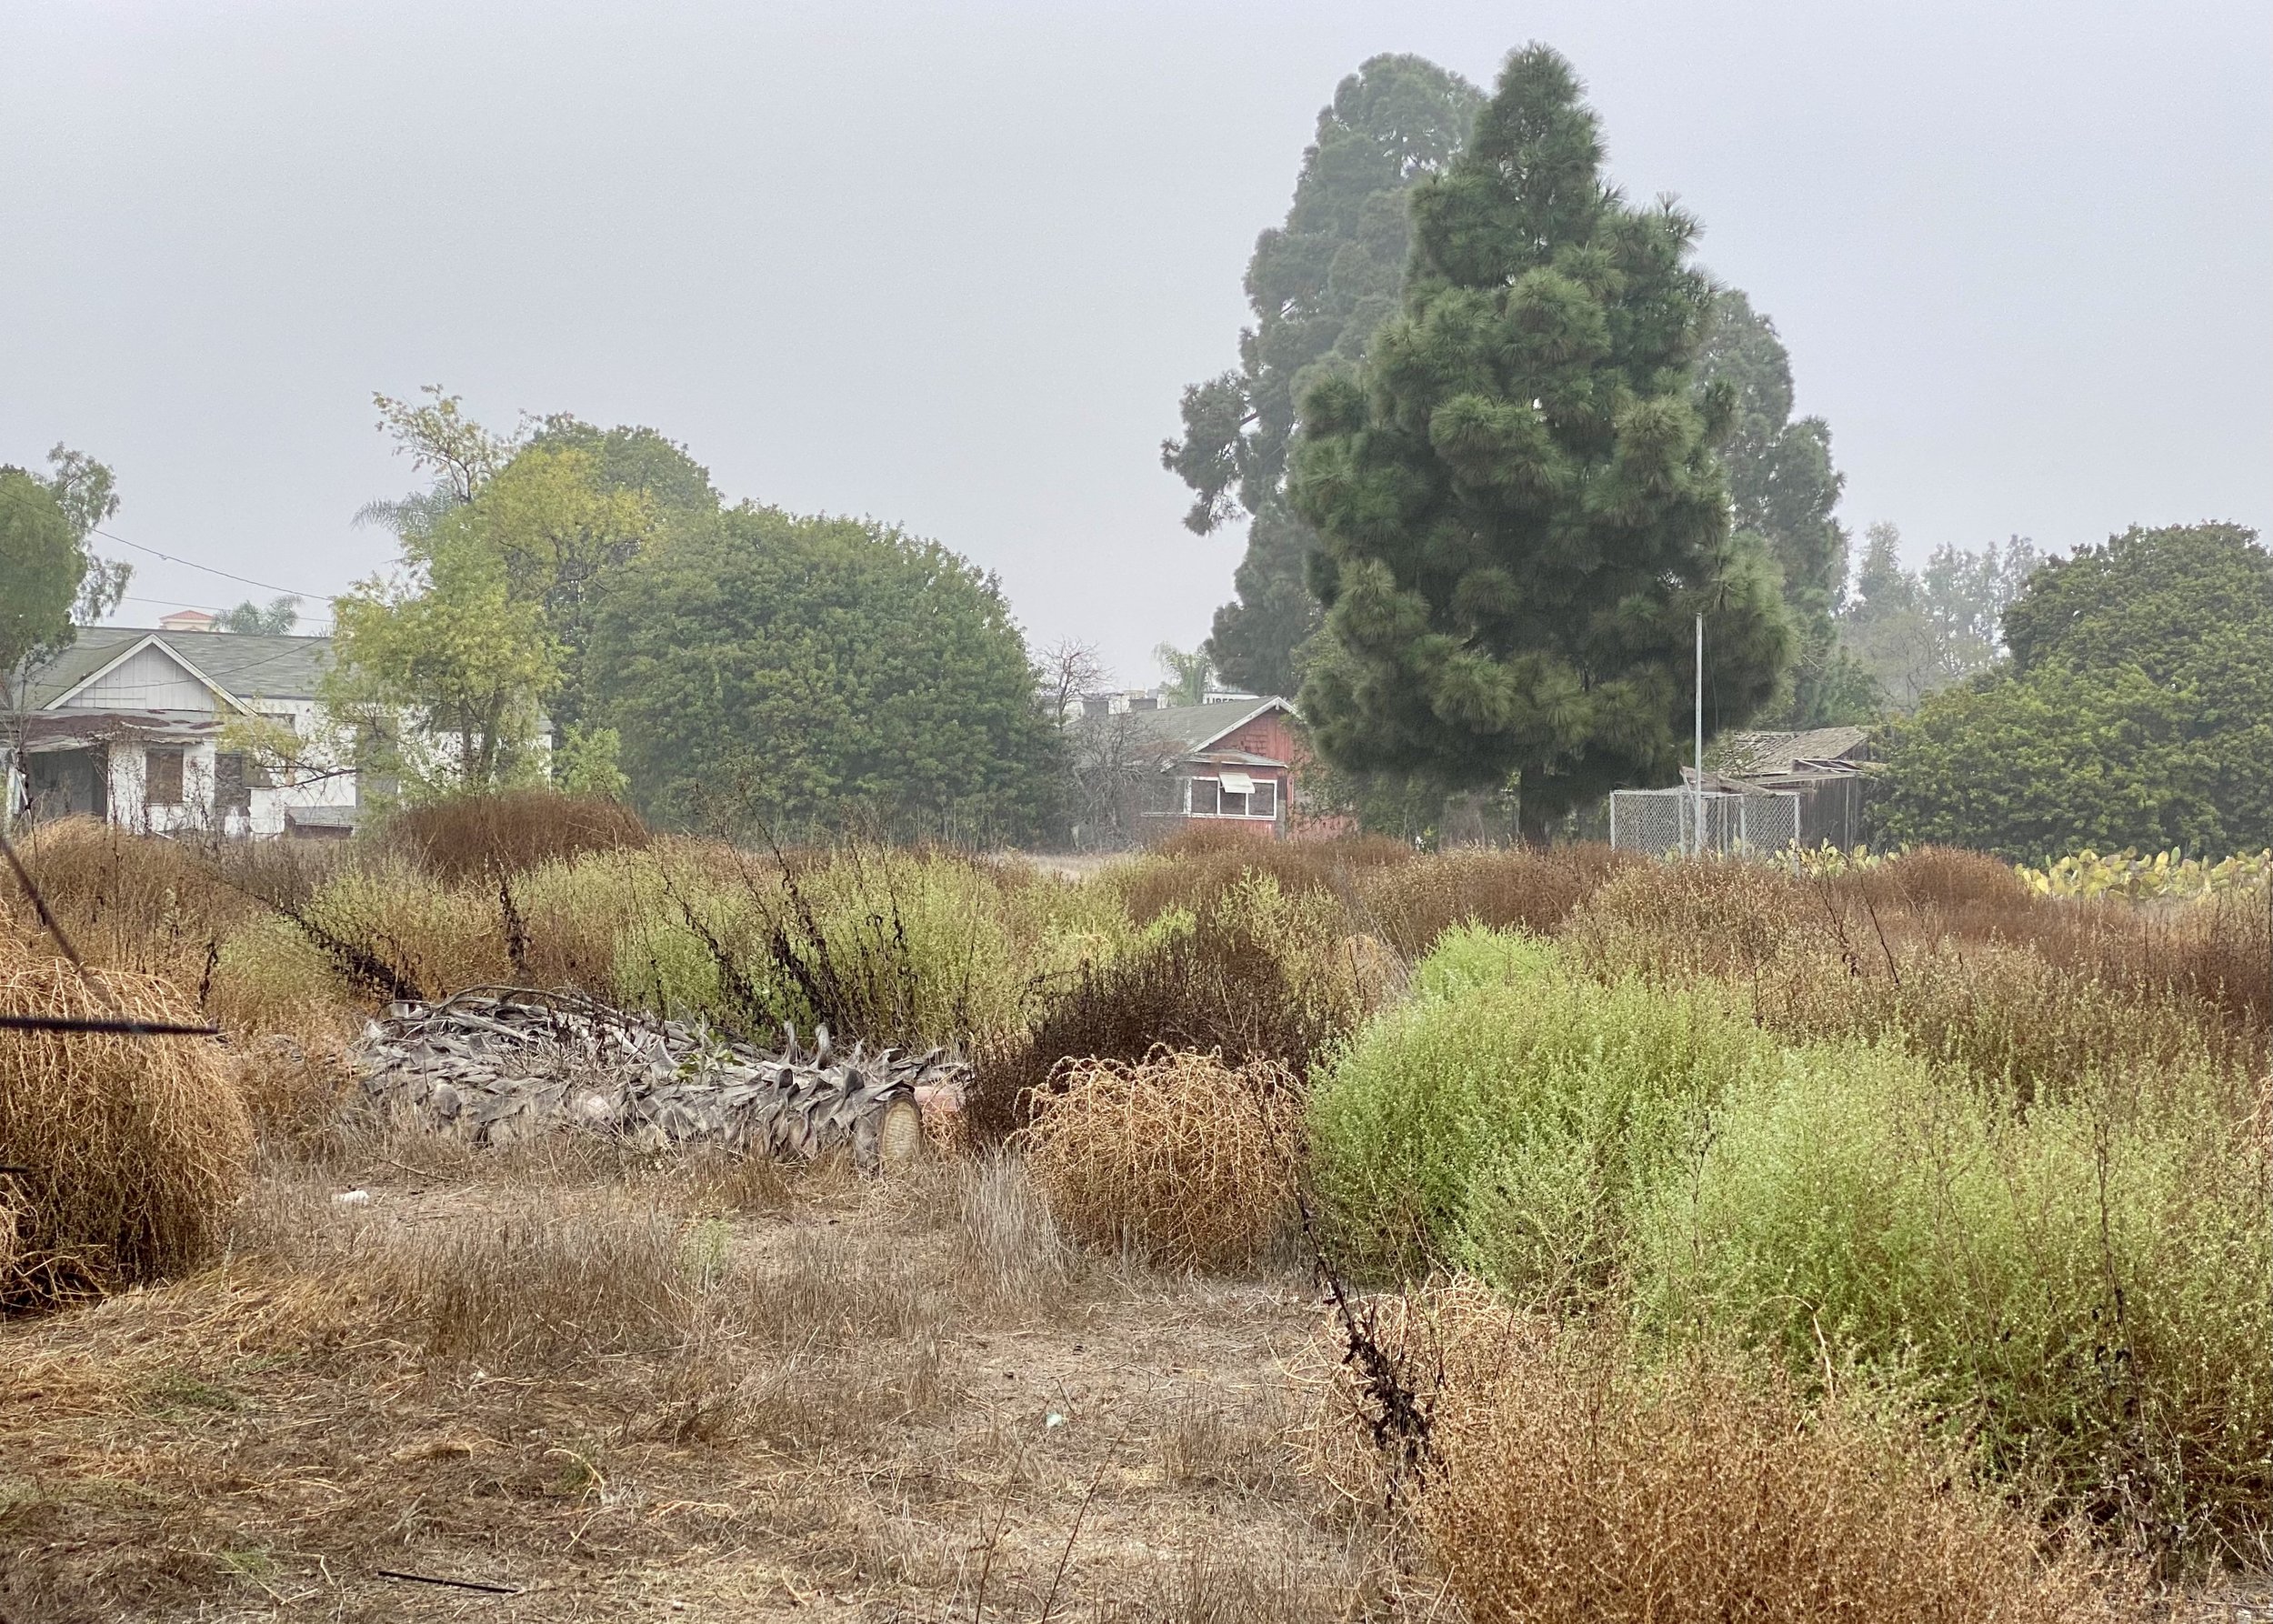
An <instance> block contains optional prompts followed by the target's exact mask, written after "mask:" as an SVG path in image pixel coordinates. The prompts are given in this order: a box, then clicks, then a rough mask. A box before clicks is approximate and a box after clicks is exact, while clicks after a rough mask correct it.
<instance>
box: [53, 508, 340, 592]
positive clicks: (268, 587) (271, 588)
mask: <svg viewBox="0 0 2273 1624" xmlns="http://www.w3.org/2000/svg"><path fill="white" fill-rule="evenodd" d="M90 533H91V534H93V535H95V536H102V537H103V538H104V539H105V540H106V541H115V542H116V543H117V544H118V545H119V546H122V547H132V548H134V550H135V552H137V553H147V554H149V555H150V556H152V557H153V558H163V559H164V560H165V562H166V563H168V564H178V565H180V566H182V567H184V568H185V569H202V570H204V571H205V573H206V574H207V575H209V576H220V577H221V578H222V579H224V580H227V581H236V582H239V583H241V584H242V585H244V586H257V587H259V588H260V589H261V590H262V591H263V592H281V593H283V594H285V596H288V597H299V598H311V597H328V596H331V595H330V594H329V593H325V592H307V591H304V590H302V589H301V588H299V587H297V586H278V585H277V584H276V583H275V582H274V581H256V580H255V579H254V578H253V577H252V576H241V575H236V574H235V573H233V572H231V571H229V570H225V569H216V568H215V567H214V566H212V565H210V564H200V563H198V562H197V561H196V560H195V559H193V558H177V557H175V556H174V555H173V554H171V553H161V552H160V551H158V549H157V548H155V547H146V546H143V545H142V543H140V542H138V541H128V540H127V539H126V538H125V536H114V535H112V534H111V533H110V532H109V531H108V530H105V529H103V528H101V527H100V526H97V527H95V529H94V530H93V531H92V532H90Z"/></svg>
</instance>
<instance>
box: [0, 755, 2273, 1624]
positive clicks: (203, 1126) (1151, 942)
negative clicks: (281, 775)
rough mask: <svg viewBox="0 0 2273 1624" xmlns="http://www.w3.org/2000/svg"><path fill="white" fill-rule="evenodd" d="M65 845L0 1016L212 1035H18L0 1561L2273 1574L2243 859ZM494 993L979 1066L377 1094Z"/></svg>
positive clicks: (1119, 1580)
mask: <svg viewBox="0 0 2273 1624" xmlns="http://www.w3.org/2000/svg"><path fill="white" fill-rule="evenodd" d="M26 856H27V860H28V861H29V863H30V865H31V868H32V871H33V873H34V875H35V879H36V881H37V883H38V885H39V887H40V888H41V890H42V891H43V893H44V895H45V898H46V901H47V902H48V903H49V905H50V906H51V908H52V911H53V914H54V916H55V920H56V922H57V923H58V924H59V925H60V926H62V927H63V928H64V929H65V932H66V933H67V934H68V935H69V936H70V937H73V938H74V939H75V941H76V943H77V944H78V946H79V947H80V948H81V949H82V950H83V953H84V957H85V960H86V968H85V971H84V972H83V971H81V970H78V969H75V968H73V967H71V966H70V964H69V963H68V961H67V959H66V958H65V957H64V956H63V954H62V950H61V948H60V947H59V945H58V944H57V942H56V940H55V935H54V932H52V931H50V930H48V929H47V928H45V927H44V926H43V925H42V924H41V923H40V922H39V920H38V918H37V917H36V915H35V910H33V909H32V908H30V907H28V906H27V905H25V903H23V902H22V901H21V900H20V899H18V898H16V897H9V898H8V899H7V900H6V902H5V913H4V914H0V1009H5V1010H6V1011H8V1012H10V1013H16V1014H24V1013H31V1014H45V1015H48V1016H57V1015H62V1016H70V1017H75V1018H96V1017H103V1016H105V1015H108V1014H115V1013H125V1014H129V1015H132V1016H134V1017H135V1018H140V1019H151V1018H163V1019H167V1020H178V1021H185V1022H190V1021H196V1020H201V1019H202V1020H208V1021H211V1022H212V1023H213V1024H214V1025H215V1027H217V1028H219V1030H220V1034H221V1035H220V1037H219V1038H189V1037H125V1036H116V1035H110V1036H100V1037H95V1036H88V1035H85V1034H59V1033H31V1032H22V1031H6V1032H0V1624H35V1621H36V1624H48V1621H51V1620H55V1621H63V1624H69V1621H73V1620H89V1621H93V1620H113V1619H137V1620H139V1619H158V1620H172V1619H183V1620H188V1619H199V1620H226V1619H268V1618H277V1619H302V1618H306V1619H526V1620H566V1619H623V1618H649V1617H652V1618H656V1619H670V1618H679V1617H687V1618H704V1617H707V1618H714V1619H767V1618H776V1617H780V1618H788V1617H791V1616H793V1615H794V1616H796V1617H799V1618H808V1617H817V1618H841V1619H861V1620H864V1621H874V1624H896V1621H899V1620H906V1621H908V1624H918V1621H921V1624H946V1621H947V1620H963V1619H967V1620H970V1621H971V1624H988V1621H990V1620H993V1621H997V1624H998V1621H1001V1620H1011V1619H1016V1620H1026V1621H1034V1624H1048V1621H1049V1620H1054V1619H1065V1620H1076V1619H1079V1620H1094V1621H1112V1624H1121V1621H1126V1624H1137V1621H1150V1620H1158V1621H1159V1624H1314V1621H1315V1624H1327V1621H1329V1620H1330V1621H1333V1624H1357V1621H1358V1620H1367V1621H1369V1624H1403V1621H1406V1620H1410V1621H1411V1624H1565V1621H1568V1624H1577V1621H1578V1620H1581V1619H1584V1620H1588V1621H1589V1624H1592V1621H1594V1620H1603V1621H1606V1624H1620V1621H1624V1620H1631V1621H1633V1624H1642V1621H1644V1620H1647V1621H1648V1624H1707V1621H1709V1620H1717V1619H1756V1620H1761V1621H1763V1624H1766V1621H1771V1620H1772V1621H1778V1624H1781V1621H1784V1620H1789V1621H1792V1624H1798V1621H1799V1620H1809V1621H1816V1620H1824V1621H1835V1624H1849V1621H1851V1624H1863V1621H1865V1620H1870V1621H1873V1624H1878V1621H1884V1624H2098V1621H2106V1620H2115V1619H2123V1620H2147V1619H2165V1620H2172V1621H2174V1624H2195V1621H2197V1620H2200V1621H2202V1624H2208V1620H2213V1619H2214V1620H2218V1624H2240V1621H2242V1620H2245V1619H2248V1620H2253V1621H2257V1624H2265V1621H2267V1620H2273V1595H2269V1594H2268V1592H2267V1589H2266V1585H2265V1578H2264V1576H2265V1574H2266V1573H2267V1571H2268V1568H2273V1559H2268V1545H2267V1541H2268V1537H2273V1535H2269V1532H2268V1530H2273V1217H2269V1216H2268V1215H2269V1214H2273V1205H2269V1203H2273V1150H2269V1149H2268V1144H2269V1143H2273V1141H2268V1123H2269V1122H2273V1101H2269V1100H2268V1093H2267V1089H2266V1085H2265V1082H2264V1078H2265V1076H2266V1068H2267V1064H2268V1027H2269V1026H2273V1000H2269V999H2268V976H2267V974H2266V970H2267V966H2268V947H2273V942H2269V941H2268V927H2267V917H2266V913H2265V911H2264V907H2263V905H2262V903H2261V901H2260V900H2259V899H2258V898H2257V897H2255V896H2254V895H2252V896H2250V897H2246V898H2241V897H2225V898H2223V899H2216V900H2212V901H2208V902H2203V903H2199V904H2190V905H2187V906H2185V907H2177V908H2159V907H2135V906H2132V905H2130V904H2127V903H2122V902H2116V901H2090V902H2085V901H2063V900H2059V899H2056V898H2051V897H2043V896H2038V895H2033V894H2031V893H2030V892H2029V891H2028V888H2027V887H2024V886H2023V885H2022V884H2021V882H2020V881H2019V880H2018V879H2017V878H2016V877H2014V876H2013V874H2012V873H2011V871H2010V870H2008V869H2005V868H2003V867H2001V866H1999V865H1997V864H1995V863H1992V862H1989V861H1988V859H1985V858H1979V857H1973V856H1970V855H1968V854H1963V853H1951V852H1938V851H1930V850H1929V851H1925V852H1918V853H1911V854H1907V855H1904V856H1901V857H1896V858H1894V859H1892V860H1890V861H1887V862H1884V863H1872V864H1864V865H1847V864H1845V863H1844V860H1842V863H1841V865H1837V866H1827V867H1820V868H1817V869H1814V870H1810V869H1808V868H1807V867H1804V866H1800V865H1792V866H1770V865H1746V864H1733V863H1722V862H1706V863H1675V864H1655V863H1647V862H1642V861H1639V860H1638V859H1634V858H1631V857H1624V856H1620V855H1618V854H1613V853H1609V852H1607V851H1605V850H1603V849H1601V848H1598V847H1596V848H1587V847H1577V848H1568V849H1557V850H1556V851H1553V852H1524V851H1517V852H1487V851H1468V852H1460V853H1453V854H1448V855H1445V856H1441V857H1417V856H1415V855H1414V854H1412V853H1411V852H1409V851H1407V850H1405V849H1404V848H1401V847H1395V846H1393V845H1389V844H1387V843H1380V842H1363V841H1360V842H1351V843H1347V844H1342V845H1334V846H1315V845H1314V846H1303V845H1298V844H1295V843H1287V844H1283V845H1279V846H1256V845H1250V844H1247V843H1241V844H1240V845H1238V846H1236V847H1234V846H1230V845H1226V844H1222V843H1210V842H1207V841H1197V842H1192V843H1189V844H1187V846H1185V847H1180V848H1177V849H1175V850H1170V851H1167V852H1157V853H1152V854H1147V855H1143V856H1139V857H1132V858H1128V859H1126V860H1123V861H1120V862H1116V863H1115V864H1111V865H1108V866H1106V867H1103V868H1101V869H1100V870H1099V871H1097V872H1096V873H1093V874H1087V875H1085V876H1082V877H1073V876H1062V875H1052V874H1050V873H1048V872H1046V871H1044V870H1041V869H1038V868H1036V867H1032V866H1027V865H1023V864H1019V863H1016V862H1014V861H1004V860H995V859H979V860H974V859H972V858H971V857H968V856H967V855H965V854H958V853H954V852H949V851H944V850H936V849H906V848H884V847H847V848H844V849H837V850H823V851H806V852H794V853H790V854H787V855H786V856H781V855H778V854H776V855H774V856H773V857H771V858H770V861H771V862H772V864H773V867H770V868H769V867H766V861H767V860H769V859H765V858H761V857H758V855H757V854H750V853H742V852H736V851H734V850H731V849H729V848H725V847H716V846H710V845H706V844H702V843H697V842H690V841H685V840H676V839H670V838H666V837H653V838H650V837H648V836H647V835H646V831H644V830H641V829H639V828H637V827H636V826H635V825H629V824H626V822H625V821H624V820H623V819H622V818H621V817H616V816H615V815H614V814H612V813H609V812H606V810H605V809H598V810H596V809H594V808H590V807H566V808H561V807H552V806H551V805H550V804H549V803H547V802H546V800H545V799H544V798H543V797H526V798H524V799H522V800H518V801H516V802H513V803H512V804H510V805H499V806H494V807H493V806H481V805H466V806H456V807H439V808H435V809H433V810H432V811H431V812H429V813H426V814H422V815H420V816H419V817H417V818H416V819H408V818H406V819H405V820H403V821H402V822H401V823H400V824H398V825H397V826H396V828H395V829H394V830H393V831H392V832H386V831H383V832H382V837H381V838H378V839H376V840H375V841H372V842H369V843H367V844H366V843H360V842H359V843H356V844H355V845H353V846H351V847H348V848H347V849H345V850H341V851H334V852H330V853H326V854H323V855H320V856H318V857H313V858H311V857H308V856H307V855H306V854H303V853H295V852H293V851H290V850H286V849H281V848H278V847H268V848H252V849H247V848H241V847H240V848H222V849H217V850H211V851H203V852H201V851H198V850H196V849H195V848H191V847H184V846H175V845H169V844H166V843H162V842H155V841H149V840H138V839H135V838H134V837H125V836H121V835H118V834H116V833H115V832H109V831H103V830H99V829H95V828H94V827H92V826H84V825H72V826H58V827H55V828H54V829H52V830H48V831H43V832H42V833H41V834H40V835H39V837H36V838H35V840H34V841H32V842H30V843H28V845H27V851H26ZM499 981H506V982H512V983H516V984H519V985H524V986H539V987H566V988H572V989H577V990H579V991H580V992H581V993H583V994H584V995H586V996H588V997H596V998H601V999H606V1000H610V1001H613V1002H616V1003H618V1004H621V1005H623V1006H625V1007H630V1008H634V1009H644V1010H646V1011H648V1012H650V1013H652V1014H657V1015H667V1016H669V1017H671V1018H676V1019H682V1020H693V1021H697V1022H701V1023H706V1024H707V1025H708V1026H710V1027H711V1028H713V1029H714V1030H716V1031H719V1032H724V1033H729V1034H733V1035H735V1036H736V1037H738V1038H743V1039H746V1040H747V1041H749V1042H753V1043H762V1042H766V1041H767V1040H768V1035H769V1034H776V1033H778V1031H779V1029H780V1027H781V1025H782V1024H783V1023H785V1022H787V1023H790V1024H792V1025H794V1026H796V1028H797V1029H799V1030H801V1031H806V1032H810V1031H812V1030H813V1028H815V1026H816V1024H817V1023H820V1022H824V1021H826V1023H827V1024H828V1025H829V1026H830V1028H832V1029H833V1030H834V1031H836V1033H838V1034H840V1035H857V1036H861V1037H864V1038H867V1039H869V1040H870V1041H872V1042H874V1043H877V1044H885V1043H890V1044H895V1045H903V1046H906V1047H908V1048H918V1049H920V1048H926V1047H928V1046H931V1045H936V1044H941V1043H946V1044H951V1045H953V1046H955V1047H956V1048H957V1049H959V1051H960V1052H961V1053H963V1054H965V1055H966V1056H969V1057H970V1058H972V1059H973V1060H974V1061H975V1062H976V1074H975V1079H974V1092H973V1093H972V1094H971V1095H970V1096H969V1097H968V1098H967V1099H966V1103H965V1106H964V1108H963V1109H962V1110H961V1111H960V1112H951V1111H943V1112H940V1113H938V1114H936V1116H935V1119H934V1120H933V1122H932V1124H931V1130H932V1131H931V1142H930V1143H929V1146H928V1148H927V1152H926V1155H925V1156H924V1157H922V1158H920V1159H919V1160H917V1161H916V1162H915V1163H914V1164H913V1165H909V1166H904V1167H899V1168H895V1169H894V1170H893V1171H891V1172H889V1173H886V1174H884V1175H881V1176H878V1175H872V1174H863V1173H859V1172H856V1171H855V1170H854V1169H853V1168H851V1167H850V1166H849V1165H846V1164H842V1163H838V1162H833V1161H826V1160H825V1161H822V1162H818V1163H810V1164H799V1165H795V1166H783V1165H776V1164H775V1163H772V1162H768V1161H765V1160H762V1159H755V1158H731V1157H727V1156H726V1155H724V1154H723V1153H719V1152H716V1151H701V1150H697V1149H696V1148H691V1147H687V1146H681V1147H680V1148H676V1149H675V1150H670V1151H667V1152H666V1151H660V1150H655V1149H652V1148H649V1149H642V1148H636V1147H635V1146H634V1145H633V1143H631V1142H630V1141H628V1140H625V1139H620V1138H610V1137H606V1136H605V1135H602V1134H597V1133H593V1132H588V1131H585V1130H582V1129H572V1128H559V1129H556V1130H555V1131H553V1132H550V1133H548V1134H542V1135H537V1136H535V1137H524V1138H519V1139H517V1140H514V1141H512V1142H508V1143H503V1144H500V1145H496V1146H492V1147H487V1148H475V1147H474V1146H473V1144H472V1143H471V1142H470V1141H469V1140H468V1139H467V1138H462V1137H458V1136H457V1135H456V1133H455V1132H454V1131H445V1130H441V1129H437V1128H434V1127H424V1128H418V1127H413V1126H411V1125H410V1124H409V1123H407V1122H403V1121H388V1120H384V1119H381V1118H379V1117H378V1116H376V1115H375V1110H376V1108H375V1107H374V1106H373V1105H372V1104H371V1103H370V1102H369V1101H368V1100H367V1099H365V1098H364V1096H363V1095H362V1092H361V1090H360V1089H359V1088H357V1086H356V1084H355V1081H354V1075H353V1071H352V1068H351V1066H350V1064H349V1056H348V1052H347V1048H346V1045H347V1043H348V1041H349V1039H350V1038H352V1037H353V1035H354V1034H355V1032H356V1031H357V1030H358V1028H359V1026H360V1024H361V1022H362V1021H363V1020H365V1018H367V1017H368V1016H369V1015H371V1014H372V1013H373V1012H374V1011H375V1010H377V1009H379V1008H380V1007H382V1006H383V1005H384V1003H385V1001H386V999H387V998H389V997H404V996H409V995H413V994H415V995H416V996H420V997H436V996H439V995H442V994H444V993H446V992H449V991H452V990H455V989H459V988H464V987H473V986H478V985H484V984H489V983H495V982H499ZM1319 1248H1323V1250H1324V1254H1325V1255H1326V1256H1328V1257H1330V1258H1332V1259H1333V1260H1334V1263H1335V1268H1334V1269H1333V1270H1331V1271H1328V1270H1327V1269H1325V1268H1321V1267H1319V1264H1318V1258H1319V1256H1320V1252H1319Z"/></svg>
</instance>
